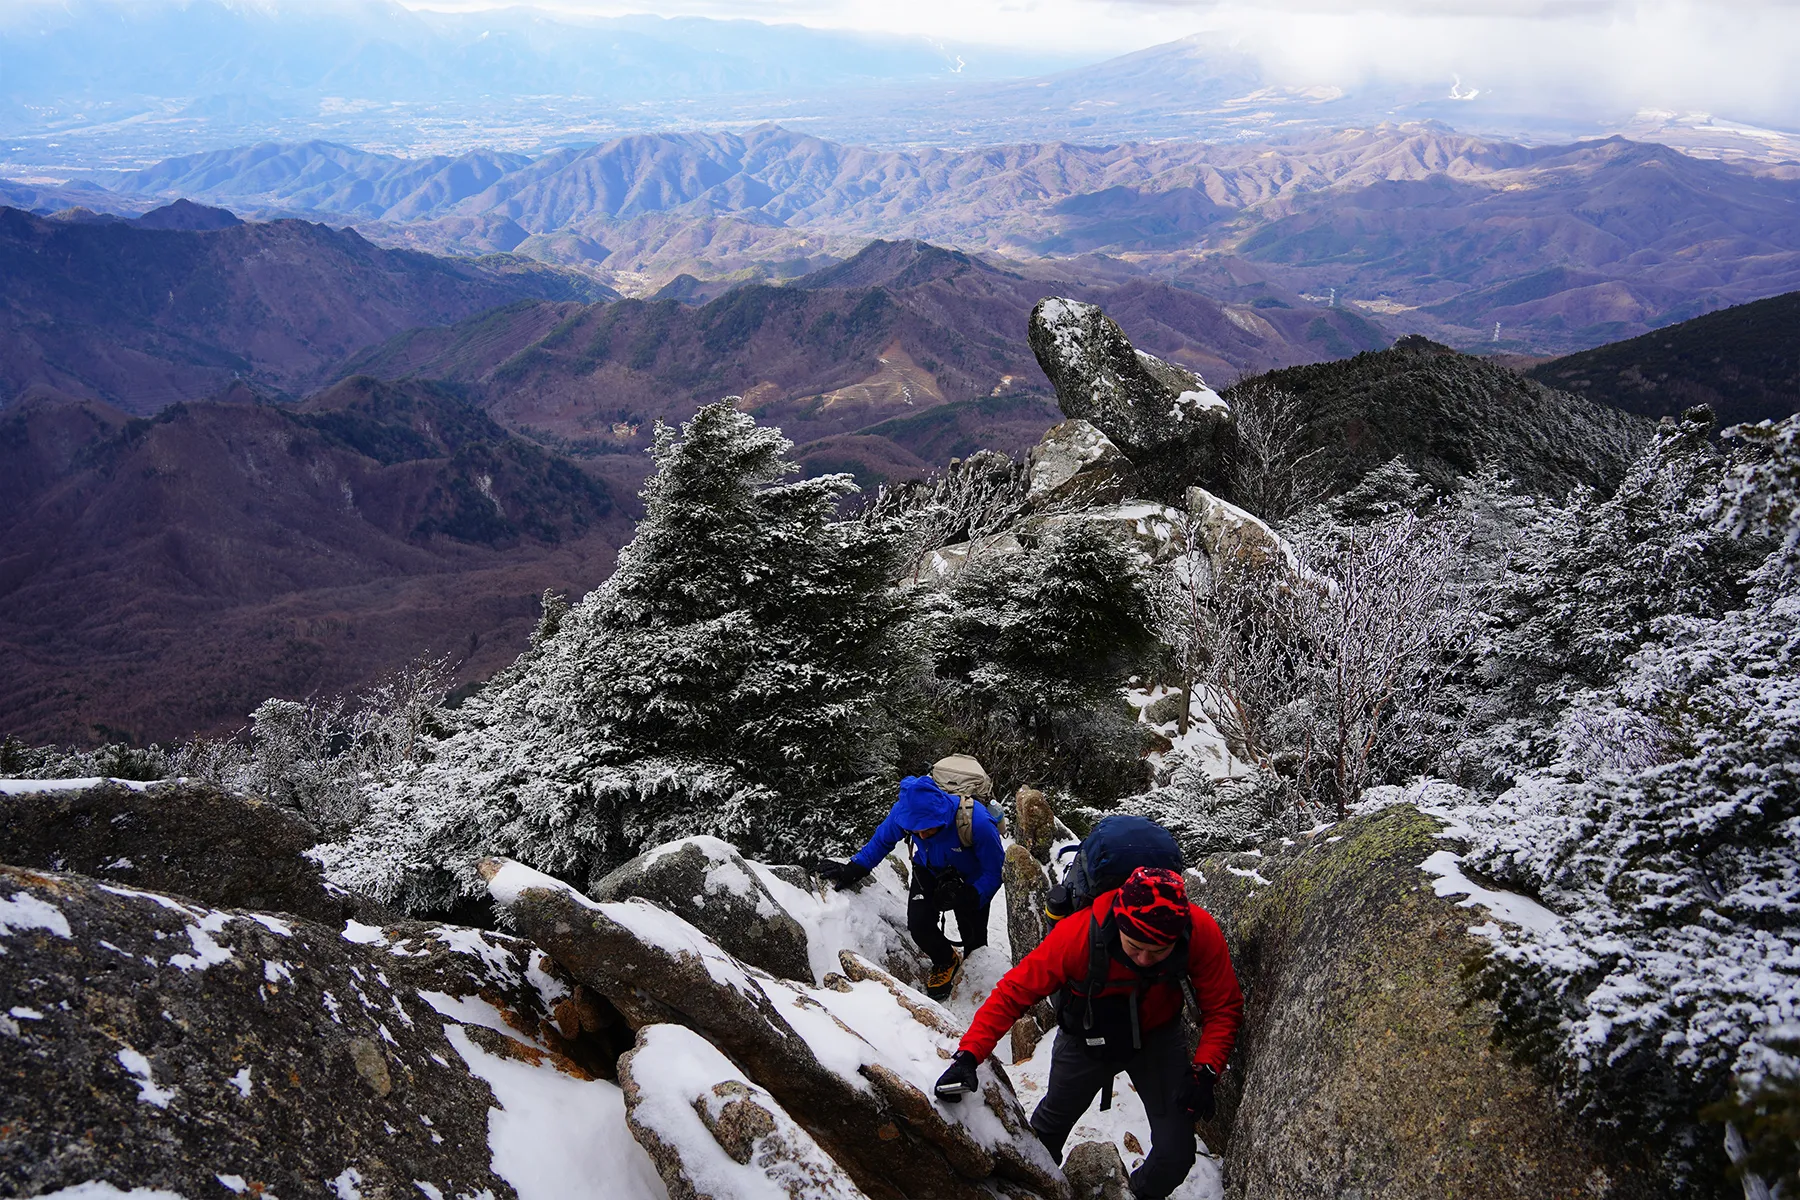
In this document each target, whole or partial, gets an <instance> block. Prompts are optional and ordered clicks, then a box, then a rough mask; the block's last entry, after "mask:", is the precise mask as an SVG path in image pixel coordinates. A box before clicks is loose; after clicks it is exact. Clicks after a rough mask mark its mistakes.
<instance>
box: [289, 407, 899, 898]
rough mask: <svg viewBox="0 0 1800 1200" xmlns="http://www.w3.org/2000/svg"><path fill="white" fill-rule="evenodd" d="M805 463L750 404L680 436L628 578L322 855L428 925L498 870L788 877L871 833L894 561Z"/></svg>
mask: <svg viewBox="0 0 1800 1200" xmlns="http://www.w3.org/2000/svg"><path fill="white" fill-rule="evenodd" d="M791 447H792V443H790V442H789V441H788V440H787V439H786V438H784V437H782V436H781V433H780V431H779V430H775V429H763V428H759V427H757V425H756V424H755V422H754V420H752V418H750V417H749V416H748V415H746V414H744V413H741V412H739V411H737V409H736V407H735V405H734V403H733V402H732V401H731V400H730V399H727V400H724V401H720V402H718V403H716V404H712V405H708V406H706V407H704V408H702V409H701V410H700V411H699V412H698V413H696V414H695V416H694V418H693V419H692V420H691V421H689V422H687V423H686V424H684V425H683V426H682V427H681V431H680V433H679V435H677V433H676V432H675V431H674V430H672V429H669V428H667V427H660V428H659V429H658V432H657V437H656V442H655V445H654V447H653V449H652V453H653V455H654V457H655V460H656V465H657V472H656V474H655V476H654V477H653V478H652V479H651V480H650V482H649V484H648V485H647V486H646V488H645V491H644V499H645V513H644V518H643V520H642V521H641V522H640V523H639V525H638V530H637V537H636V539H635V540H634V541H633V542H632V544H631V545H630V546H628V547H626V549H625V550H624V551H623V552H621V554H620V557H619V563H618V567H617V569H616V570H615V571H614V573H613V575H612V576H611V578H609V579H608V580H607V582H606V583H605V584H604V585H603V586H602V587H600V588H599V589H597V590H596V591H594V592H593V593H591V594H590V595H588V596H587V597H586V598H585V599H583V600H582V601H580V602H579V603H577V604H575V605H574V606H572V607H570V608H569V609H568V610H567V611H566V612H563V611H560V609H559V610H558V611H556V612H554V613H551V612H550V610H549V609H547V610H546V615H547V618H551V619H547V620H546V622H545V623H544V625H543V626H542V627H540V630H539V633H538V635H537V636H535V637H534V638H533V644H532V645H531V647H530V648H529V649H527V650H526V652H525V653H524V654H523V655H522V656H521V657H520V658H519V660H518V661H517V662H516V663H514V664H513V665H512V666H511V667H510V668H508V669H507V670H506V671H504V672H502V673H501V674H500V675H498V676H496V677H495V678H494V679H493V680H492V681H490V683H489V684H488V686H487V687H485V688H484V689H483V690H482V691H481V692H480V693H479V694H478V695H477V696H476V697H474V698H472V699H471V700H470V701H468V702H467V703H465V704H464V706H463V707H462V708H461V709H459V710H457V712H456V720H457V722H458V727H457V728H455V729H454V730H452V731H451V732H450V733H449V734H448V736H447V737H445V738H444V739H442V740H441V741H439V742H438V743H437V744H436V745H435V746H432V747H431V748H430V751H431V752H430V760H431V761H429V762H422V763H420V764H418V765H417V766H416V767H414V768H413V769H410V770H408V771H406V772H404V773H402V774H400V775H398V776H397V777H396V778H394V779H393V780H392V781H391V782H388V783H387V784H386V785H385V786H383V787H380V788H378V789H377V790H376V792H375V795H374V797H373V803H372V805H371V809H370V813H369V815H368V817H367V818H366V819H365V820H364V821H363V822H362V824H361V825H360V826H359V827H358V828H357V830H356V831H355V833H354V834H353V835H352V836H351V837H350V838H348V839H346V840H345V841H343V842H341V843H338V844H336V845H332V846H328V847H323V848H321V850H320V851H319V855H320V857H321V859H322V860H323V861H324V862H325V863H326V864H327V866H328V868H329V870H330V872H331V874H332V876H333V877H334V878H335V879H337V880H338V881H339V882H341V883H343V884H345V885H346V886H350V887H353V888H355V889H357V890H361V891H364V892H366V893H369V894H372V895H376V896H378V897H381V898H384V899H388V900H393V901H397V902H398V903H400V904H401V905H403V906H404V907H407V908H409V909H413V910H426V909H432V908H440V907H443V906H445V905H447V904H449V903H451V902H453V901H454V900H455V898H456V896H457V895H458V894H474V893H475V892H476V890H477V879H476V876H475V875H474V869H473V868H474V863H475V861H476V860H477V859H478V858H479V857H481V856H483V855H487V854H505V855H508V856H510V857H513V858H517V859H519V860H521V861H524V862H527V863H529V864H531V865H532V866H535V867H537V868H538V869H540V870H545V871H549V872H552V873H554V874H558V875H561V876H563V877H565V878H569V879H572V880H574V881H576V882H578V883H582V884H586V883H589V882H591V881H593V880H595V879H597V878H598V877H599V875H601V874H602V873H604V872H605V871H606V870H608V869H610V868H611V867H613V866H616V865H618V864H619V863H620V862H622V861H623V860H624V859H626V858H628V857H630V856H631V855H632V854H635V853H637V852H638V851H640V850H642V849H644V848H646V847H648V846H650V845H653V844H656V843H658V842H662V841H666V840H669V839H671V838H675V837H680V836H684V835H686V834H691V833H699V832H705V833H711V834H716V835H719V836H722V837H726V838H729V839H731V840H732V841H734V842H736V843H738V844H739V845H741V846H744V847H745V848H747V849H749V850H752V851H754V852H757V853H759V854H764V855H776V856H780V855H792V854H795V853H798V852H803V851H808V850H819V849H823V848H826V847H831V846H835V845H837V844H838V843H840V842H841V841H843V840H844V831H845V830H848V829H854V828H858V827H861V826H862V825H864V824H866V818H867V817H868V815H869V813H868V812H865V811H864V809H866V808H869V807H871V806H873V805H874V804H876V803H878V795H879V792H880V791H881V784H882V782H883V781H885V779H886V777H887V776H888V775H890V774H891V768H892V766H893V754H894V752H893V737H892V730H891V727H890V724H889V722H888V721H887V720H886V719H885V712H884V705H885V704H886V703H887V700H888V698H889V697H890V696H891V695H892V694H893V692H894V691H895V688H894V680H895V678H896V676H897V674H898V673H899V671H900V667H901V664H900V661H899V653H898V650H897V641H898V639H897V638H896V636H895V635H896V626H897V624H898V622H899V620H900V617H901V615H902V608H901V604H900V601H899V599H898V598H897V596H896V594H895V593H894V592H893V591H892V590H891V589H890V588H889V586H888V579H889V578H890V575H891V572H892V558H893V549H892V546H891V544H890V542H889V541H888V539H887V538H886V537H885V536H884V535H883V534H882V533H880V532H879V531H878V530H876V529H874V528H871V527H870V526H869V525H867V524H864V523H861V522H840V521H836V520H834V514H835V509H836V504H837V501H838V498H839V497H841V496H843V495H845V494H846V493H848V492H851V491H854V490H855V489H854V485H853V484H852V483H850V481H849V479H848V478H847V477H845V476H842V475H836V476H827V477H823V478H818V479H808V480H804V481H799V482H791V481H787V480H786V478H785V477H786V476H787V475H789V474H791V473H793V472H794V471H795V470H796V468H795V467H794V466H793V465H792V464H791V463H789V462H788V461H787V460H786V457H785V456H786V454H787V452H788V451H789V450H790V449H791Z"/></svg>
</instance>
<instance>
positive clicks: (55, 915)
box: [0, 892, 69, 938]
mask: <svg viewBox="0 0 1800 1200" xmlns="http://www.w3.org/2000/svg"><path fill="white" fill-rule="evenodd" d="M28 929H43V930H47V931H48V932H50V933H53V934H55V935H56V936H57V937H63V938H66V937H68V936H69V919H68V918H67V917H65V916H63V914H62V910H61V909H59V908H57V907H56V905H54V904H51V903H50V902H48V901H46V900H40V899H39V898H38V897H36V896H34V895H32V894H31V893H30V892H14V893H13V897H12V899H11V900H0V937H4V936H5V935H7V934H10V933H17V932H23V931H25V930H28Z"/></svg>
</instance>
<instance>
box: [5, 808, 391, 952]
mask: <svg viewBox="0 0 1800 1200" xmlns="http://www.w3.org/2000/svg"><path fill="white" fill-rule="evenodd" d="M7 782H9V783H14V784H20V785H24V784H28V783H31V782H35V781H27V780H9V781H7ZM43 782H44V783H45V784H46V786H47V788H50V790H24V789H23V788H14V789H11V790H10V792H9V793H8V794H0V863H11V864H12V865H13V866H19V867H40V868H43V869H45V870H54V871H79V872H81V873H82V874H84V875H88V876H91V877H93V878H95V879H104V880H106V881H108V882H109V883H118V884H123V885H128V886H131V887H138V888H146V889H149V890H151V891H157V892H173V893H176V894H179V895H182V896H188V897H191V898H193V899H195V900H199V901H202V902H204V903H206V904H210V905H215V906H218V907H225V908H255V909H265V910H271V911H276V912H287V913H295V914H298V915H300V916H304V917H310V918H312V919H314V920H317V921H336V922H339V923H342V922H343V921H344V920H345V918H347V917H351V916H357V917H361V918H362V919H363V920H365V921H370V922H374V921H379V920H381V919H384V917H385V916H387V915H390V914H382V913H380V912H379V911H377V910H375V906H373V905H372V904H371V903H370V902H368V901H366V900H364V899H363V898H361V897H357V896H352V895H350V894H349V893H348V892H345V891H344V890H343V889H341V888H336V887H333V886H331V885H330V884H328V883H327V882H326V881H325V878H324V875H323V874H322V872H321V871H320V869H319V865H318V864H317V863H316V862H314V861H312V860H311V859H309V858H307V857H306V853H305V852H306V850H307V848H308V847H310V846H312V845H313V844H314V843H315V842H317V841H318V840H319V834H318V831H317V830H316V829H314V828H313V827H312V826H311V825H309V824H307V822H305V821H304V820H302V819H301V818H300V817H299V816H298V815H296V814H295V813H293V812H290V811H289V810H287V809H284V808H279V807H277V806H276V805H273V804H265V803H263V802H261V801H257V800H252V799H249V798H247V797H244V796H238V795H233V794H231V793H229V792H222V791H219V790H218V789H216V788H211V787H207V786H205V785H201V784H192V783H159V784H153V785H146V784H142V783H121V782H116V781H111V780H98V781H96V780H80V781H74V782H80V783H82V784H84V786H82V787H80V788H75V789H67V788H61V787H52V786H51V785H60V784H65V783H68V782H71V781H69V780H45V781H43Z"/></svg>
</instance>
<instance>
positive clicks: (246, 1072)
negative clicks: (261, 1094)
mask: <svg viewBox="0 0 1800 1200" xmlns="http://www.w3.org/2000/svg"><path fill="white" fill-rule="evenodd" d="M231 1086H232V1087H234V1088H236V1089H237V1090H238V1095H240V1096H243V1097H245V1098H248V1097H249V1095H250V1068H249V1067H245V1068H244V1069H243V1070H241V1071H239V1072H238V1073H237V1074H236V1075H233V1076H232V1077H231Z"/></svg>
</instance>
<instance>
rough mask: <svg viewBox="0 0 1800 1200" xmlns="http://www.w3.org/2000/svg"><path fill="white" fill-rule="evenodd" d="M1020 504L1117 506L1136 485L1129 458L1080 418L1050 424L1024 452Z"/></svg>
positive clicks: (1070, 506) (1068, 506) (1041, 505)
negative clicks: (1024, 487)
mask: <svg viewBox="0 0 1800 1200" xmlns="http://www.w3.org/2000/svg"><path fill="white" fill-rule="evenodd" d="M1026 468H1027V470H1028V471H1029V473H1030V474H1029V486H1028V490H1027V492H1026V503H1027V504H1029V505H1030V506H1031V507H1032V508H1035V509H1044V508H1051V507H1055V508H1086V507H1089V506H1091V505H1095V504H1122V503H1124V501H1125V499H1126V497H1128V496H1130V495H1131V494H1132V493H1133V491H1134V490H1135V488H1136V486H1137V476H1136V473H1135V472H1134V471H1133V470H1132V466H1131V460H1130V459H1129V458H1126V457H1125V455H1124V454H1123V453H1121V452H1120V450H1119V448H1118V447H1117V446H1115V445H1113V443H1112V439H1110V438H1108V437H1107V436H1106V435H1105V434H1104V433H1101V432H1100V430H1098V429H1097V428H1095V427H1094V426H1093V425H1092V424H1091V423H1089V422H1087V421H1083V420H1079V419H1077V420H1071V421H1064V422H1062V423H1061V424H1060V425H1054V426H1052V427H1051V428H1050V429H1049V430H1047V431H1046V432H1045V433H1044V436H1043V437H1042V438H1040V439H1039V440H1038V444H1037V445H1035V446H1033V447H1032V448H1031V451H1030V453H1029V454H1028V455H1027V456H1026Z"/></svg>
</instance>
